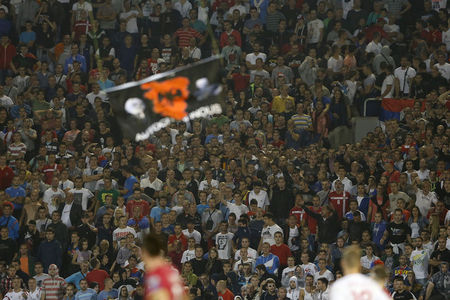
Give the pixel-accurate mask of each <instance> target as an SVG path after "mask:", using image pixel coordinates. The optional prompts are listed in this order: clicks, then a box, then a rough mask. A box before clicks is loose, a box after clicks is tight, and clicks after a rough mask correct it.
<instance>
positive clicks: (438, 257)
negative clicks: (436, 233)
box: [430, 237, 450, 273]
mask: <svg viewBox="0 0 450 300" xmlns="http://www.w3.org/2000/svg"><path fill="white" fill-rule="evenodd" d="M446 243H447V240H446V239H445V238H444V237H440V238H439V239H438V246H437V248H436V249H435V250H434V251H433V253H432V254H431V257H430V265H431V266H432V271H433V272H432V273H437V272H439V266H440V265H441V263H443V262H446V263H450V250H448V249H447V247H446Z"/></svg>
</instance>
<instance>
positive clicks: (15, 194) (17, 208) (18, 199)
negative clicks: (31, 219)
mask: <svg viewBox="0 0 450 300" xmlns="http://www.w3.org/2000/svg"><path fill="white" fill-rule="evenodd" d="M5 193H6V194H7V195H8V197H9V199H8V200H9V201H11V202H12V203H13V205H14V212H15V215H16V216H20V212H21V211H22V208H23V200H24V199H25V196H26V192H25V189H24V188H23V187H21V186H20V179H19V176H16V177H14V178H13V180H12V185H11V186H10V187H9V188H7V189H6V190H5Z"/></svg>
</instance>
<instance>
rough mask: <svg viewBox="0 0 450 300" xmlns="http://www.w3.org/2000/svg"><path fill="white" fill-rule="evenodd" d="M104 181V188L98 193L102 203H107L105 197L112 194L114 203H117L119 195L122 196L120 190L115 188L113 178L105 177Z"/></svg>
mask: <svg viewBox="0 0 450 300" xmlns="http://www.w3.org/2000/svg"><path fill="white" fill-rule="evenodd" d="M103 182H104V186H103V189H101V190H100V191H99V192H98V194H97V199H98V201H100V205H101V206H103V205H105V197H106V196H107V195H111V197H112V199H113V201H112V204H114V205H117V197H119V196H120V194H119V191H118V190H115V189H114V188H113V186H112V181H111V178H104V179H103Z"/></svg>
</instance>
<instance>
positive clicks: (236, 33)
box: [220, 20, 242, 48]
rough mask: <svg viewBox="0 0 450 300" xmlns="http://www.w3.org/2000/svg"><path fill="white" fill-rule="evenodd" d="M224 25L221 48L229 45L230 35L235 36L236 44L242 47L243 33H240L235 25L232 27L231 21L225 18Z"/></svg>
mask: <svg viewBox="0 0 450 300" xmlns="http://www.w3.org/2000/svg"><path fill="white" fill-rule="evenodd" d="M223 26H224V29H225V30H224V31H223V32H222V34H221V35H220V48H223V47H225V46H226V45H228V37H229V36H234V40H235V41H236V45H238V46H239V47H241V46H242V40H241V34H240V33H239V31H237V30H234V29H233V27H231V21H229V20H225V21H224V22H223Z"/></svg>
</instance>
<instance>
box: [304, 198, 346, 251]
mask: <svg viewBox="0 0 450 300" xmlns="http://www.w3.org/2000/svg"><path fill="white" fill-rule="evenodd" d="M301 207H302V208H303V209H304V210H305V212H306V213H307V214H308V215H309V216H311V217H313V218H314V219H316V220H317V225H318V226H319V243H326V244H332V243H334V242H335V241H336V236H337V234H338V232H339V228H340V226H339V220H338V217H337V214H336V212H335V211H334V210H333V209H332V208H330V207H329V206H323V207H322V210H321V212H320V213H315V212H313V211H312V210H310V209H309V208H308V207H306V206H305V203H304V200H302V203H301Z"/></svg>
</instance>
